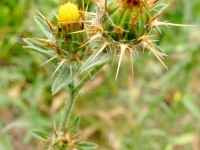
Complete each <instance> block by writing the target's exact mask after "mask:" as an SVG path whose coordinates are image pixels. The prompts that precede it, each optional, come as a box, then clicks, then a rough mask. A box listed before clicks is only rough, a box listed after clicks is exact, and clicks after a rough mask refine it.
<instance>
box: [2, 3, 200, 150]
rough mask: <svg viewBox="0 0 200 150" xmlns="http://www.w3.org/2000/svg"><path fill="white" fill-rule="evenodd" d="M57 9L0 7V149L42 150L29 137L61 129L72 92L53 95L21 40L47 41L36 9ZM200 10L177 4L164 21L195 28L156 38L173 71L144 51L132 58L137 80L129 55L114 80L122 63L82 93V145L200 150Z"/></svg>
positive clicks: (46, 74) (46, 10)
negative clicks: (39, 24) (42, 39)
mask: <svg viewBox="0 0 200 150" xmlns="http://www.w3.org/2000/svg"><path fill="white" fill-rule="evenodd" d="M161 1H162V0H161ZM163 1H164V0H163ZM60 4H61V1H59V2H56V3H55V2H54V1H26V0H24V1H22V0H21V1H14V0H10V1H9V2H3V1H1V2H0V8H1V11H0V12H1V13H0V18H1V19H0V135H1V136H0V150H15V149H16V150H17V149H26V150H31V149H37V150H44V149H45V147H46V146H45V144H44V143H43V142H41V141H39V140H38V139H36V138H35V137H34V136H33V134H32V132H31V131H32V130H34V131H37V130H41V131H44V132H46V133H49V132H51V131H53V126H54V122H55V123H56V126H57V127H58V126H59V124H58V123H59V120H60V118H61V115H62V111H63V107H64V101H65V100H66V99H67V97H68V96H67V93H66V92H65V91H64V90H62V91H60V92H59V93H57V94H56V95H54V96H52V94H51V85H52V83H53V81H54V77H52V78H51V75H52V74H51V72H50V71H49V70H48V68H47V67H46V66H42V67H40V65H41V64H42V61H41V60H40V59H39V57H38V55H37V54H36V53H33V52H31V51H29V50H27V49H24V48H22V46H24V45H25V43H24V42H23V40H22V38H27V37H43V36H44V35H43V34H42V33H41V30H40V29H39V27H38V26H37V24H36V23H35V21H34V16H36V15H37V16H38V14H37V12H36V9H38V10H39V11H40V12H42V13H43V14H45V15H46V17H47V18H48V19H49V20H53V19H55V17H54V13H53V12H54V11H55V12H57V11H58V6H59V5H60ZM199 7H200V2H199V0H193V1H186V0H179V1H175V2H174V4H173V5H172V6H171V8H170V9H169V10H168V11H167V12H166V13H165V14H164V15H163V16H162V18H161V20H162V21H164V20H168V21H169V22H173V23H178V24H192V25H194V26H192V27H169V28H166V27H163V28H162V27H161V31H162V34H160V33H157V32H155V34H156V38H155V40H158V42H157V44H158V45H159V46H160V47H162V49H163V50H164V51H165V53H166V54H167V55H168V57H165V59H164V63H165V64H166V66H167V67H168V70H166V69H165V68H164V67H163V66H162V64H161V63H160V62H159V61H158V60H157V59H156V57H155V56H154V55H153V54H152V53H150V54H149V51H145V52H144V54H143V52H142V48H141V51H140V52H139V56H140V58H138V57H137V56H135V57H134V58H133V60H134V63H133V66H134V75H133V74H132V72H131V67H130V66H131V65H130V60H129V58H128V56H127V58H126V56H125V57H124V59H123V61H122V64H121V68H120V71H119V74H118V78H117V80H116V81H115V75H116V70H117V65H118V62H117V61H116V62H114V63H113V64H112V62H111V63H110V64H109V65H106V66H104V68H103V69H102V71H101V72H99V73H98V75H97V76H96V77H95V78H94V79H93V80H92V81H90V82H89V83H88V84H87V85H86V87H84V89H82V91H81V93H80V94H79V96H78V98H77V100H76V103H75V106H74V109H73V112H72V116H73V117H75V116H76V115H77V114H80V115H81V123H80V127H79V130H80V133H81V136H82V138H83V140H84V141H89V142H95V143H97V144H98V145H99V147H98V148H97V149H99V150H191V149H193V150H199V149H200V136H199V135H200V128H199V125H200V101H199V98H200V51H199V50H200V19H199V18H200V14H199ZM138 49H140V48H138ZM49 134H52V133H49Z"/></svg>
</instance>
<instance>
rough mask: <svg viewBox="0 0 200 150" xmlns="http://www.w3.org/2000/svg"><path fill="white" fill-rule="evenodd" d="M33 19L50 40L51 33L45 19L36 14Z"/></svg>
mask: <svg viewBox="0 0 200 150" xmlns="http://www.w3.org/2000/svg"><path fill="white" fill-rule="evenodd" d="M35 21H36V23H37V24H38V25H39V27H40V28H41V29H42V32H43V33H44V34H45V36H46V37H47V38H48V39H49V40H52V38H53V35H52V33H51V30H50V28H49V25H48V24H47V23H46V21H45V20H44V19H42V18H40V17H38V16H35Z"/></svg>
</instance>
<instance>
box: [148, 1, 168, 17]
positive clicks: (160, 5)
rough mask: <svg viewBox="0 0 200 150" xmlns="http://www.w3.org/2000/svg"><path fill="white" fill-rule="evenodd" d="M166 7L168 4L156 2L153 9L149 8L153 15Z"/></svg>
mask: <svg viewBox="0 0 200 150" xmlns="http://www.w3.org/2000/svg"><path fill="white" fill-rule="evenodd" d="M167 7H168V4H164V3H161V4H158V5H156V6H155V7H153V9H151V13H152V14H153V16H156V15H158V14H160V13H161V12H162V11H164V9H166V8H167Z"/></svg>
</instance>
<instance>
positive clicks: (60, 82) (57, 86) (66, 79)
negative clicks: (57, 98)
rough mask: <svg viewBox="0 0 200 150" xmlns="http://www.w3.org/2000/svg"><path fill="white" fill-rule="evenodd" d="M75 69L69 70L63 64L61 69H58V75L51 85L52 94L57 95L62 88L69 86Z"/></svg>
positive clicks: (68, 67)
mask: <svg viewBox="0 0 200 150" xmlns="http://www.w3.org/2000/svg"><path fill="white" fill-rule="evenodd" d="M74 70H75V68H72V69H71V70H70V66H68V65H66V64H63V66H62V67H60V73H59V74H58V76H57V77H56V79H55V81H54V83H53V85H52V94H53V95H54V94H56V93H58V92H59V91H60V90H61V89H62V88H64V87H66V86H67V85H69V84H70V83H71V82H72V81H73V79H74V76H75V71H74Z"/></svg>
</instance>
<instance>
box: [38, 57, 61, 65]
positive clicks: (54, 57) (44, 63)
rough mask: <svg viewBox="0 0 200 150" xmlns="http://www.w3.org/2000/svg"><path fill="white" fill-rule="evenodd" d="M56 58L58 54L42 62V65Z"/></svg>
mask: <svg viewBox="0 0 200 150" xmlns="http://www.w3.org/2000/svg"><path fill="white" fill-rule="evenodd" d="M55 58H58V56H54V57H52V58H50V59H49V60H47V61H46V62H44V63H42V64H41V65H40V66H43V65H45V64H47V63H48V62H50V61H51V60H53V59H55Z"/></svg>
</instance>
